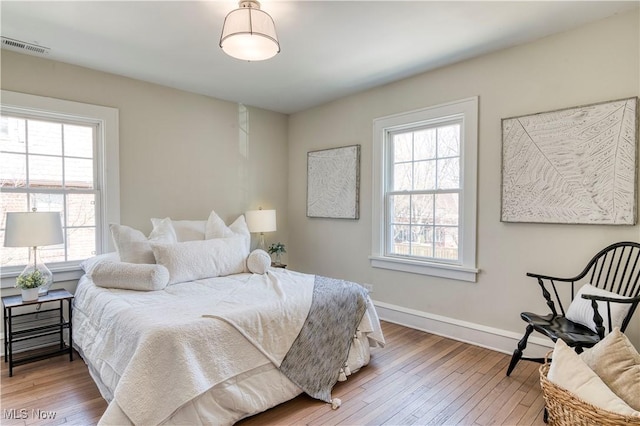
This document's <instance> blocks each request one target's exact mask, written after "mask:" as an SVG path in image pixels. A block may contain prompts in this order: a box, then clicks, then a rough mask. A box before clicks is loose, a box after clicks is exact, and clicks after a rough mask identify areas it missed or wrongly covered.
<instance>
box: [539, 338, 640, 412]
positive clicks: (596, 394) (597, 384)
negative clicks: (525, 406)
mask: <svg viewBox="0 0 640 426" xmlns="http://www.w3.org/2000/svg"><path fill="white" fill-rule="evenodd" d="M547 378H548V379H549V381H551V382H553V383H555V384H556V385H558V386H560V387H561V388H564V389H566V390H568V391H569V392H571V393H573V394H574V395H575V396H576V397H578V398H580V399H582V400H584V401H586V402H588V403H590V404H593V405H595V406H597V407H601V408H602V409H604V410H607V411H611V412H613V413H618V414H622V415H624V416H640V412H638V411H636V410H634V409H633V408H631V407H630V406H629V405H627V404H626V403H625V402H624V401H623V400H622V399H620V398H618V396H617V395H616V394H614V393H613V392H612V391H611V390H610V389H609V387H608V386H607V385H606V384H605V383H604V382H603V381H602V380H601V379H600V378H599V377H598V375H597V374H596V373H594V372H593V370H591V369H590V368H589V367H588V366H587V364H585V362H584V361H583V360H582V359H581V358H580V357H579V356H578V354H576V353H575V351H574V350H573V349H571V348H570V347H569V346H567V344H566V343H565V342H564V341H563V340H562V339H558V340H557V341H556V345H555V348H554V349H553V361H552V362H551V366H550V367H549V373H548V374H547Z"/></svg>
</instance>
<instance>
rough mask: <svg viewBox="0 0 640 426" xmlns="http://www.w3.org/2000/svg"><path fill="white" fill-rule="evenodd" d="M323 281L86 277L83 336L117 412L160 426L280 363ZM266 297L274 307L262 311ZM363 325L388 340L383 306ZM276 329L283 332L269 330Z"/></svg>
mask: <svg viewBox="0 0 640 426" xmlns="http://www.w3.org/2000/svg"><path fill="white" fill-rule="evenodd" d="M313 279H314V276H312V275H306V274H299V273H296V272H293V271H288V270H282V269H279V270H271V271H270V272H269V273H268V274H265V275H253V274H239V275H233V276H229V277H224V278H212V279H207V280H200V281H193V282H188V283H180V284H176V285H172V286H168V287H167V288H166V289H165V290H164V291H157V292H134V291H127V290H114V289H104V288H98V287H96V286H94V285H93V283H91V281H90V280H88V279H87V278H83V279H82V280H81V282H80V283H79V285H78V289H77V291H76V302H75V308H76V310H75V312H74V314H75V318H74V340H75V342H74V343H76V345H77V346H78V347H79V349H80V350H81V352H82V354H83V356H84V357H85V359H87V360H88V361H89V363H90V366H91V370H92V371H91V372H92V374H93V375H94V376H98V378H99V380H96V382H97V383H98V384H99V386H100V390H101V392H102V394H103V396H104V397H105V398H106V399H107V400H108V401H110V407H109V409H108V410H107V411H110V410H113V409H114V407H112V406H113V405H116V406H117V407H115V408H117V410H118V411H121V412H123V413H124V414H125V415H126V416H127V417H128V418H129V420H130V421H131V422H132V423H134V424H145V425H146V424H160V423H162V422H163V421H165V420H167V419H168V418H169V417H170V416H171V415H172V413H174V412H175V411H176V410H177V409H179V408H180V407H182V406H183V405H185V404H187V403H188V402H190V401H192V400H194V399H195V398H197V397H198V396H200V395H202V394H203V393H204V392H207V391H208V390H209V389H211V388H213V387H214V386H216V385H217V384H220V383H223V382H224V381H226V380H229V379H231V378H233V377H236V376H238V375H240V374H243V373H246V372H249V371H252V370H255V369H256V368H257V367H261V366H264V365H267V364H270V363H271V362H273V363H274V364H275V365H278V362H279V361H281V360H282V358H283V357H284V355H285V354H286V351H287V350H288V348H289V347H290V346H291V343H292V342H293V340H294V339H295V337H296V336H297V334H298V332H299V331H300V328H301V327H302V324H303V323H304V320H305V318H306V313H307V311H308V309H309V306H310V303H311V295H312V292H313ZM256 305H259V306H261V307H262V308H263V309H262V310H261V312H271V313H272V314H270V315H262V314H258V315H256V314H255V313H256V310H255V306H256ZM267 308H268V309H267ZM243 311H244V312H246V313H247V315H245V316H243V315H238V313H239V312H243ZM275 318H280V320H275ZM282 319H286V321H283V320H282ZM269 322H271V323H274V322H277V324H271V325H269ZM239 323H241V324H239ZM363 323H364V331H369V332H371V334H370V337H371V338H373V339H374V340H375V339H377V340H379V341H380V342H383V340H382V334H381V332H380V329H379V324H378V321H377V317H376V316H375V311H373V313H371V312H369V314H368V315H365V319H364V321H363ZM231 324H234V325H231ZM282 324H288V326H287V327H284V328H283V327H282ZM274 327H275V328H274ZM269 329H271V330H274V329H275V330H278V332H277V333H261V330H269ZM239 330H240V331H239ZM243 330H244V331H245V332H243ZM250 340H251V342H250ZM256 346H257V347H258V348H259V349H256Z"/></svg>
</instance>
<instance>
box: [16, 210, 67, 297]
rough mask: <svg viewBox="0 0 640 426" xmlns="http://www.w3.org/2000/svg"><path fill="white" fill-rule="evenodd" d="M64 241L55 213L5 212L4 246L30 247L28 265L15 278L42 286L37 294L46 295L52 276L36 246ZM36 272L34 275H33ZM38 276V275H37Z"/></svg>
mask: <svg viewBox="0 0 640 426" xmlns="http://www.w3.org/2000/svg"><path fill="white" fill-rule="evenodd" d="M63 242H64V238H63V236H62V225H61V222H60V213H58V212H10V213H7V221H6V228H5V233H4V246H5V247H30V248H31V251H30V254H29V263H28V264H27V266H26V267H25V268H24V270H23V271H22V273H21V274H20V275H19V276H18V280H33V279H36V280H37V281H40V282H41V283H42V284H41V285H40V286H39V287H38V294H39V295H44V294H47V293H48V292H49V287H51V284H52V283H53V274H52V273H51V271H50V270H49V268H47V267H46V265H45V264H44V263H43V262H41V261H40V259H39V253H38V246H50V245H54V244H61V243H63ZM36 271H38V272H39V274H37V275H36V276H34V275H33V274H34V273H36ZM38 275H40V276H38Z"/></svg>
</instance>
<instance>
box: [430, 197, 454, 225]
mask: <svg viewBox="0 0 640 426" xmlns="http://www.w3.org/2000/svg"><path fill="white" fill-rule="evenodd" d="M435 198H436V200H435V202H436V218H435V219H436V220H435V223H436V225H457V224H458V215H459V209H458V194H436V196H435Z"/></svg>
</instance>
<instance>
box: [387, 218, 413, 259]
mask: <svg viewBox="0 0 640 426" xmlns="http://www.w3.org/2000/svg"><path fill="white" fill-rule="evenodd" d="M410 238H411V232H410V228H409V226H407V225H393V226H391V253H393V254H399V255H406V256H408V255H409V254H410V253H409V250H410V247H411V245H410V243H409V240H410Z"/></svg>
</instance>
